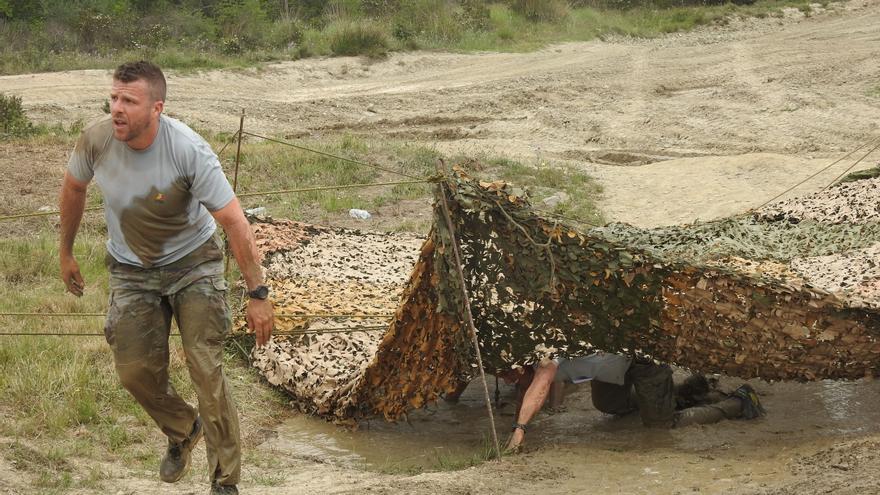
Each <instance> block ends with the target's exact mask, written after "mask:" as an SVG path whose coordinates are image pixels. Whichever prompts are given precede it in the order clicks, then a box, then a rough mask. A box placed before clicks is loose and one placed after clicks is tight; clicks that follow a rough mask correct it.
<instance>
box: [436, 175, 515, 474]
mask: <svg viewBox="0 0 880 495" xmlns="http://www.w3.org/2000/svg"><path fill="white" fill-rule="evenodd" d="M443 168H444V167H443V162H442V161H439V162H438V163H437V169H438V172H440V173H441V174H444V173H445V172H446V171H445V170H444V169H443ZM444 187H447V185H446V183H445V182H438V183H437V191H438V193H439V196H440V204H441V206H442V207H443V217H444V218H445V219H446V227H447V228H448V229H449V237H450V239H451V240H452V253H453V254H454V255H455V269H456V272H457V273H458V280H459V281H460V282H461V296H462V300H463V302H464V310H465V311H464V314H465V319H466V320H467V324H468V328H469V329H470V334H471V340H472V342H473V344H474V351H475V352H476V355H477V368H478V369H479V370H480V381H481V382H482V383H483V396H484V398H485V399H486V410H487V411H488V413H489V427H490V428H491V429H492V441H493V442H494V444H495V455H496V456H497V458H498V459H500V458H501V445H500V444H499V443H498V432H497V431H496V429H495V414H494V412H493V411H492V399H491V398H490V397H489V385H488V384H487V383H486V372H485V371H484V370H483V357H482V356H481V354H480V341H479V339H478V338H477V327H475V326H474V317H473V315H472V314H471V301H470V297H469V296H468V290H467V284H466V282H465V278H464V272H463V271H462V268H461V253H460V251H459V247H458V238H457V237H456V236H455V228H454V227H453V225H452V214H451V213H450V212H449V205H448V204H447V202H446V191H445V189H444Z"/></svg>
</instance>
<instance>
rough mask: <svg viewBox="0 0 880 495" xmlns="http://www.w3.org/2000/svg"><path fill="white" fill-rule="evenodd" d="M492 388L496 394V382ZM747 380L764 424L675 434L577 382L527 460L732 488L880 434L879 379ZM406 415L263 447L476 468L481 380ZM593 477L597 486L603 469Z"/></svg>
mask: <svg viewBox="0 0 880 495" xmlns="http://www.w3.org/2000/svg"><path fill="white" fill-rule="evenodd" d="M677 376H678V375H677ZM489 383H490V385H489V390H490V393H493V392H494V380H492V379H491V378H490V382H489ZM740 383H742V381H741V380H736V379H733V378H727V377H724V378H722V380H721V388H722V389H723V390H733V389H734V388H736V387H737V386H738V385H739V384H740ZM750 383H752V385H753V386H754V387H755V388H756V389H757V390H758V392H759V394H760V396H761V400H762V402H763V403H764V406H765V407H766V409H767V412H768V414H767V416H766V417H764V418H762V419H759V420H753V421H745V420H730V421H722V422H720V423H717V424H714V425H702V426H691V427H687V428H681V429H673V430H651V429H646V428H643V427H642V426H641V423H640V420H639V418H638V416H637V415H630V416H626V417H620V418H618V417H612V416H609V415H605V414H602V413H599V412H598V411H596V410H595V409H594V408H593V407H592V404H591V402H590V393H589V386H587V385H579V386H572V387H569V389H568V390H569V393H568V394H567V396H566V400H565V404H564V406H563V407H562V408H561V409H560V410H559V411H555V412H547V411H545V412H543V413H542V414H541V415H539V416H538V417H537V418H536V419H535V420H534V421H532V423H531V428H529V431H528V434H527V437H526V454H525V455H526V457H529V456H539V457H540V458H541V460H542V462H547V463H549V464H550V465H552V466H561V469H564V470H570V473H569V475H570V476H571V479H572V480H578V479H579V478H580V475H579V474H578V473H579V472H580V471H581V470H582V469H587V468H588V466H594V467H595V468H596V469H600V470H601V472H602V473H603V476H602V477H600V479H599V481H601V480H602V479H606V480H618V481H614V483H619V480H621V479H627V480H630V481H632V480H638V479H643V480H646V481H645V483H648V484H647V485H645V484H641V485H632V486H631V488H632V489H633V490H635V492H638V491H639V490H640V489H641V488H644V487H645V486H653V487H655V488H658V489H659V485H656V483H660V484H661V485H662V484H663V483H667V484H673V485H675V486H679V487H686V486H689V484H693V485H695V486H715V487H716V488H718V489H723V488H724V486H726V485H725V483H731V484H736V483H743V480H747V481H748V482H749V483H759V482H761V481H762V480H764V481H766V480H771V479H772V480H778V479H779V478H780V477H781V476H785V473H786V472H787V468H786V465H787V463H788V462H789V461H790V460H791V459H792V458H793V457H796V456H797V455H800V454H801V453H809V452H812V451H816V450H817V449H820V448H822V447H823V446H825V445H828V443H829V442H835V441H840V440H843V439H854V438H860V437H863V436H869V435H873V434H877V433H880V382H875V381H866V380H860V381H850V382H844V381H821V382H815V383H775V384H770V383H765V382H760V381H752V382H750ZM493 395H494V394H493ZM500 398H501V407H500V408H498V410H496V417H495V421H496V425H497V427H498V434H499V438H500V439H501V441H502V442H504V440H505V439H506V438H507V434H508V431H509V427H510V424H511V423H512V421H513V405H512V402H513V399H514V395H513V389H512V388H511V387H507V386H505V385H504V384H503V383H502V384H501V394H500ZM407 419H408V421H401V422H399V423H386V422H385V421H383V420H380V419H374V420H371V421H365V422H363V423H362V424H361V426H360V427H359V428H358V429H356V430H352V429H350V428H343V427H339V426H335V425H333V424H332V423H328V422H326V421H323V420H321V419H318V418H314V417H310V416H307V415H302V414H296V415H293V416H292V417H290V418H289V419H287V420H286V421H284V422H283V423H282V424H280V425H278V426H277V428H275V430H276V431H277V435H276V436H274V438H272V439H270V440H269V441H267V442H266V443H264V444H263V445H262V446H261V448H264V449H271V450H274V451H277V452H279V453H284V454H286V455H289V456H292V457H297V458H304V459H310V460H315V461H318V462H326V463H330V464H335V465H341V466H346V467H357V468H362V469H367V470H371V471H390V472H415V471H423V470H429V471H430V470H449V469H458V468H463V467H467V466H469V465H473V464H476V463H479V462H481V461H482V460H483V459H485V457H486V452H487V449H489V448H490V445H491V443H490V440H489V426H488V420H487V417H486V409H485V403H484V400H483V397H482V393H481V387H480V384H479V383H478V382H474V383H472V384H471V386H470V387H468V389H467V391H466V392H465V393H464V394H463V395H462V398H461V400H460V402H459V403H457V404H448V403H445V402H442V401H441V402H440V403H438V404H435V405H432V406H431V407H430V408H429V409H427V410H420V411H413V412H412V413H410V414H409V416H408V418H407ZM597 462H598V464H597ZM591 476H593V478H591V479H592V481H593V482H595V481H596V478H595V476H596V474H595V471H594V472H593V474H592V475H591ZM610 482H611V481H609V483H610ZM639 487H641V488H639ZM661 491H662V490H661ZM635 492H634V493H635ZM673 492H674V491H673Z"/></svg>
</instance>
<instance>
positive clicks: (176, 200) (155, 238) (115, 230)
mask: <svg viewBox="0 0 880 495" xmlns="http://www.w3.org/2000/svg"><path fill="white" fill-rule="evenodd" d="M67 169H68V171H69V172H70V174H71V175H72V176H73V177H74V178H75V179H76V180H78V181H81V182H88V181H90V180H92V178H93V177H94V179H95V182H97V184H98V186H99V187H100V188H101V192H102V193H103V196H104V215H105V217H106V219H107V232H108V234H109V239H108V241H107V250H108V251H109V252H110V254H111V255H112V256H113V257H114V258H115V259H116V260H117V261H119V262H120V263H126V264H129V265H135V266H141V267H145V268H150V267H154V266H163V265H167V264H169V263H172V262H174V261H177V260H179V259H180V258H183V257H184V256H186V255H187V254H189V253H190V252H192V251H193V250H194V249H196V248H197V247H199V246H201V245H202V244H203V243H204V242H205V241H207V240H208V239H209V238H210V237H211V236H212V235H213V234H214V231H215V230H216V229H217V225H216V224H215V223H214V218H213V217H212V216H211V214H210V213H209V211H216V210H219V209H220V208H223V207H224V206H226V205H227V204H229V202H230V201H232V199H233V198H234V197H235V194H234V193H233V191H232V187H230V185H229V181H228V180H227V179H226V176H225V175H224V174H223V170H222V168H221V167H220V161H219V160H218V159H217V155H215V154H214V152H213V151H211V147H210V146H209V145H208V143H206V142H205V140H204V139H202V138H201V137H200V136H199V135H198V134H196V133H195V132H194V131H193V130H192V129H190V128H189V127H187V126H186V124H184V123H182V122H180V121H178V120H175V119H172V118H170V117H165V116H164V115H162V116H160V118H159V132H158V133H157V134H156V139H155V140H154V141H153V143H152V144H151V145H150V146H149V147H148V148H147V149H145V150H140V151H138V150H133V149H131V148H129V147H128V145H127V144H125V143H124V142H122V141H118V140H116V139H114V138H113V121H112V119H111V118H110V116H107V117H105V118H103V119H101V120H98V121H96V122H95V123H93V124H91V125H89V126H88V127H87V128H86V129H85V130H84V131H83V133H82V135H81V136H80V138H79V140H78V141H77V143H76V148H74V150H73V154H72V155H71V156H70V161H69V162H68V164H67Z"/></svg>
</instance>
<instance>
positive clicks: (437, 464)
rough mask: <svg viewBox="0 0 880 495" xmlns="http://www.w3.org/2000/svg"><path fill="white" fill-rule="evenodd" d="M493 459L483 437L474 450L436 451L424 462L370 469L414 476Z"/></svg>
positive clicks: (465, 466)
mask: <svg viewBox="0 0 880 495" xmlns="http://www.w3.org/2000/svg"><path fill="white" fill-rule="evenodd" d="M492 459H495V446H494V445H493V444H492V440H491V439H490V438H488V437H486V436H484V437H483V439H482V441H481V442H480V444H479V445H478V446H477V448H476V449H473V450H469V451H464V452H449V451H448V450H445V449H436V450H434V452H433V453H432V454H431V455H429V456H427V459H425V461H424V462H419V461H418V460H409V461H396V462H387V463H385V464H380V465H378V466H374V467H372V468H371V470H373V471H377V472H379V473H383V474H397V475H414V474H419V473H423V472H442V471H461V470H462V469H467V468H469V467H472V466H479V465H480V464H483V463H484V462H486V461H490V460H492Z"/></svg>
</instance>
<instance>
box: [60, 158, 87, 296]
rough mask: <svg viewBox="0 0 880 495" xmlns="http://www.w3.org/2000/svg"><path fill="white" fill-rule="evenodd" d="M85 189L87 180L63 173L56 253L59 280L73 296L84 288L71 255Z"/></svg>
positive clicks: (77, 265) (81, 212) (84, 199)
mask: <svg viewBox="0 0 880 495" xmlns="http://www.w3.org/2000/svg"><path fill="white" fill-rule="evenodd" d="M87 189H88V182H80V181H78V180H76V179H74V178H73V177H72V176H71V175H70V172H66V173H65V174H64V183H63V184H62V186H61V197H60V199H59V209H60V210H61V235H60V237H61V239H60V245H59V247H58V254H59V258H60V262H61V280H63V281H64V285H65V286H67V290H68V292H70V293H71V294H73V295H75V296H81V295H82V294H83V289H85V281H84V280H83V278H82V274H81V273H80V271H79V264H78V263H77V262H76V258H75V257H74V256H73V241H74V239H76V233H77V231H78V230H79V224H80V222H81V221H82V216H83V211H84V209H85V205H86V191H87Z"/></svg>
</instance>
